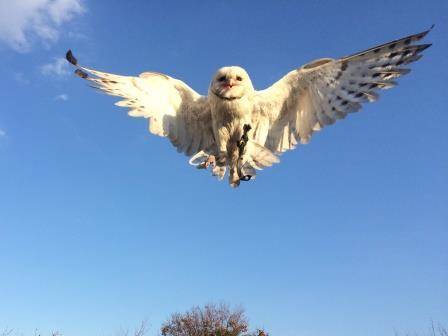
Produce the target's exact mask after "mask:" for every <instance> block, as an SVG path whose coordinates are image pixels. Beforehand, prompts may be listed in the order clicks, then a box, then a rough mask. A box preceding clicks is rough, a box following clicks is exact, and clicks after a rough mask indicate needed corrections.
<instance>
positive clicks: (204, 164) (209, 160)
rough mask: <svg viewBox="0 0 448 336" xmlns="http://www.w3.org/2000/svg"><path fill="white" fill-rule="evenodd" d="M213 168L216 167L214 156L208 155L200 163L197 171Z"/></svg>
mask: <svg viewBox="0 0 448 336" xmlns="http://www.w3.org/2000/svg"><path fill="white" fill-rule="evenodd" d="M210 166H211V167H212V168H215V167H216V157H215V156H214V155H209V156H208V158H207V160H205V161H204V162H202V163H200V164H199V165H198V166H197V168H198V169H207V168H208V167H210Z"/></svg>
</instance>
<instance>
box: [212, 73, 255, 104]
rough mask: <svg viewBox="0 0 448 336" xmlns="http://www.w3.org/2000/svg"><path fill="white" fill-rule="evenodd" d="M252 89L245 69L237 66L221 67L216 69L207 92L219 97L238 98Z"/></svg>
mask: <svg viewBox="0 0 448 336" xmlns="http://www.w3.org/2000/svg"><path fill="white" fill-rule="evenodd" d="M253 91H254V87H253V86H252V81H251V80H250V78H249V75H248V74H247V72H246V70H244V69H243V68H241V67H239V66H228V67H223V68H221V69H219V70H218V71H216V73H215V75H214V76H213V79H212V81H211V83H210V88H209V92H210V94H212V95H215V96H217V97H219V98H221V99H238V98H241V97H243V96H245V95H247V94H249V93H252V92H253Z"/></svg>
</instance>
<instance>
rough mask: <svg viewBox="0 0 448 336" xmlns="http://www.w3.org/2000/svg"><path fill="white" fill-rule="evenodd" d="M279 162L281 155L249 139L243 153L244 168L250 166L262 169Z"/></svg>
mask: <svg viewBox="0 0 448 336" xmlns="http://www.w3.org/2000/svg"><path fill="white" fill-rule="evenodd" d="M279 162H280V159H279V157H278V156H277V155H275V154H274V153H272V151H270V150H269V149H267V148H266V147H264V146H261V145H259V144H258V143H256V142H254V141H249V142H248V143H247V148H246V151H245V153H244V155H243V160H242V168H243V167H247V166H250V167H251V168H252V169H256V170H261V169H264V168H267V167H270V166H272V165H273V164H274V163H279ZM246 169H248V168H246Z"/></svg>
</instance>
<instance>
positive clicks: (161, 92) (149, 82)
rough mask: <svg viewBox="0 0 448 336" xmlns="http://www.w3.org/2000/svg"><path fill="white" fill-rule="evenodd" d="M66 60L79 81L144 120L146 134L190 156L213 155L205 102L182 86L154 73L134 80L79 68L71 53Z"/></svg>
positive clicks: (171, 79)
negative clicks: (165, 140)
mask: <svg viewBox="0 0 448 336" xmlns="http://www.w3.org/2000/svg"><path fill="white" fill-rule="evenodd" d="M66 58H67V60H68V61H69V62H70V63H71V64H73V65H75V66H76V67H77V70H76V71H75V73H76V74H77V75H78V76H79V77H81V78H84V79H86V80H88V81H90V82H91V83H92V85H91V86H92V87H94V88H96V89H99V90H101V91H103V92H105V93H107V94H109V95H112V96H118V97H121V98H123V99H122V100H120V101H119V102H117V103H115V105H117V106H122V107H127V108H128V109H129V110H130V111H129V112H128V114H129V115H130V116H131V117H143V118H147V119H148V120H149V131H150V132H151V133H153V134H156V135H159V136H163V137H168V138H169V139H170V141H171V143H172V144H173V145H174V146H175V147H177V150H178V152H183V153H185V154H186V155H188V156H191V155H193V154H195V153H197V152H199V151H202V150H203V151H206V152H215V151H216V149H215V147H216V144H215V139H214V136H213V132H212V124H211V113H210V107H209V104H208V101H207V98H206V97H203V96H201V95H199V94H198V93H197V92H196V91H194V90H193V89H191V88H190V87H189V86H188V85H187V84H185V83H184V82H182V81H180V80H177V79H174V78H172V77H169V76H167V75H164V74H160V73H156V72H144V73H142V74H140V75H139V76H138V77H133V76H120V75H114V74H110V73H106V72H100V71H96V70H93V69H88V68H85V67H82V66H80V65H78V62H77V60H76V58H75V57H74V56H73V54H72V52H71V51H70V50H69V51H68V52H67V55H66Z"/></svg>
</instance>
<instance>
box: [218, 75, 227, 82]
mask: <svg viewBox="0 0 448 336" xmlns="http://www.w3.org/2000/svg"><path fill="white" fill-rule="evenodd" d="M225 80H226V76H221V77H219V78H218V81H220V82H224V81H225Z"/></svg>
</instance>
